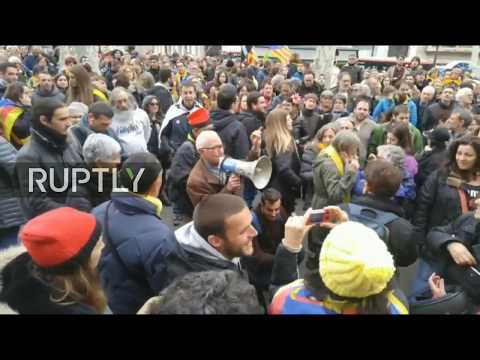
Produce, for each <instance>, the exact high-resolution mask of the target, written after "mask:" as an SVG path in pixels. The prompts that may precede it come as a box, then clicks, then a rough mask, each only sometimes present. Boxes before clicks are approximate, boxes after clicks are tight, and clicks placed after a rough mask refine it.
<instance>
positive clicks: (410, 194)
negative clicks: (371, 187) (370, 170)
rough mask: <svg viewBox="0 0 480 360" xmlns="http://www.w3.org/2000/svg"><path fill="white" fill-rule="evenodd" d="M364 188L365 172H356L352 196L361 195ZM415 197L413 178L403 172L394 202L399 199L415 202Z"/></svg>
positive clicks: (406, 172)
mask: <svg viewBox="0 0 480 360" xmlns="http://www.w3.org/2000/svg"><path fill="white" fill-rule="evenodd" d="M364 186H365V172H364V171H363V170H362V171H359V172H357V179H356V181H355V186H354V187H353V190H352V194H353V195H357V196H362V195H363V188H364ZM416 197H417V190H416V185H415V180H414V179H413V176H412V175H410V173H409V172H408V171H404V172H403V179H402V182H401V183H400V188H399V189H398V191H397V193H396V194H395V199H396V200H401V199H408V200H412V201H413V200H415V198H416Z"/></svg>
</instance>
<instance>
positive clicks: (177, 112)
mask: <svg viewBox="0 0 480 360" xmlns="http://www.w3.org/2000/svg"><path fill="white" fill-rule="evenodd" d="M201 107H202V105H200V103H198V102H197V101H195V103H194V104H193V107H192V108H191V109H190V110H189V109H187V108H186V107H185V106H183V103H182V98H180V99H178V101H177V102H176V103H175V104H173V105H172V106H170V108H169V109H168V110H167V113H166V114H165V118H164V119H163V122H162V127H161V128H160V135H161V134H162V131H163V129H165V127H166V126H167V124H168V123H169V122H170V121H172V120H173V119H175V118H177V117H179V116H181V115H183V114H185V113H190V112H192V111H195V110H197V109H199V108H201Z"/></svg>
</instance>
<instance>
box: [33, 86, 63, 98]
mask: <svg viewBox="0 0 480 360" xmlns="http://www.w3.org/2000/svg"><path fill="white" fill-rule="evenodd" d="M59 93H60V91H58V89H57V88H56V87H55V86H54V87H53V88H52V90H50V91H49V92H48V93H46V92H43V91H41V90H40V89H37V91H35V95H37V96H40V97H53V96H56V95H58V94H59Z"/></svg>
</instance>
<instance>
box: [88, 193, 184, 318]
mask: <svg viewBox="0 0 480 360" xmlns="http://www.w3.org/2000/svg"><path fill="white" fill-rule="evenodd" d="M109 204H112V205H111V206H110V208H109V210H108V214H109V215H108V219H109V220H108V232H109V238H110V241H111V242H112V243H113V244H114V246H115V247H116V249H117V251H118V254H119V256H120V258H121V259H122V260H123V262H124V263H125V265H126V267H127V268H128V271H127V270H126V269H125V268H124V267H123V266H122V264H120V263H119V262H118V261H117V259H116V257H115V256H114V254H113V253H112V251H111V248H110V247H109V245H107V242H106V241H105V240H104V241H105V243H106V245H105V248H104V249H103V251H102V255H101V258H100V262H99V272H100V278H101V280H102V285H103V288H104V290H105V293H106V295H107V298H108V304H109V307H110V309H111V310H112V312H113V313H114V314H134V313H136V312H137V311H138V310H139V309H140V307H142V306H143V304H144V303H145V302H146V301H147V300H148V299H149V298H150V297H152V296H155V295H158V292H159V291H160V290H161V289H162V288H163V287H164V285H165V284H166V283H165V273H166V266H165V261H164V259H165V257H166V255H167V254H169V253H170V252H171V251H173V247H174V246H175V244H176V243H177V241H176V240H175V235H174V233H173V231H172V230H170V228H168V226H167V225H166V224H165V223H164V222H163V221H162V220H161V218H160V216H159V208H158V206H157V205H156V204H154V203H153V202H151V201H149V200H147V199H145V198H143V197H140V196H138V195H135V194H132V193H112V200H111V201H108V202H106V203H103V204H102V205H99V206H97V207H96V208H94V209H93V210H92V213H93V214H94V215H95V217H96V218H97V220H98V221H100V223H101V224H102V226H103V229H104V236H105V222H104V220H105V211H106V208H107V206H108V205H109Z"/></svg>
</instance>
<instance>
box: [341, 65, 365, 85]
mask: <svg viewBox="0 0 480 360" xmlns="http://www.w3.org/2000/svg"><path fill="white" fill-rule="evenodd" d="M341 71H342V72H348V73H349V74H350V76H351V77H352V84H357V83H361V82H362V80H363V69H362V68H361V67H360V66H357V65H353V66H352V65H348V64H347V65H345V66H344V67H343V68H342V70H341Z"/></svg>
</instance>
